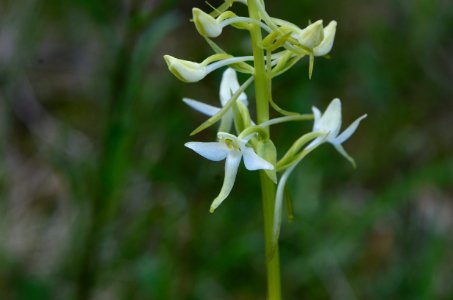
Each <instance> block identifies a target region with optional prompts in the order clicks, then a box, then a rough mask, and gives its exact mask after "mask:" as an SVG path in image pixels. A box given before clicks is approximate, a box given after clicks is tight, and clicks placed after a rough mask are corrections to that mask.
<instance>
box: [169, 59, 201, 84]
mask: <svg viewBox="0 0 453 300" xmlns="http://www.w3.org/2000/svg"><path fill="white" fill-rule="evenodd" d="M164 59H165V62H166V63H167V66H168V69H169V70H170V72H172V73H173V75H175V76H176V77H177V78H178V79H179V80H181V81H184V82H197V81H200V80H201V79H203V78H204V77H205V76H206V75H207V74H208V72H207V69H206V66H203V65H202V64H199V63H195V62H192V61H188V60H183V59H178V58H174V57H173V56H170V55H164Z"/></svg>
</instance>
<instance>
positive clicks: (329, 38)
mask: <svg viewBox="0 0 453 300" xmlns="http://www.w3.org/2000/svg"><path fill="white" fill-rule="evenodd" d="M336 30H337V22H336V21H331V22H330V23H329V25H327V26H326V27H325V28H324V39H323V40H322V41H321V43H320V44H319V46H317V47H315V48H314V49H313V53H314V55H315V56H323V55H326V54H327V53H329V52H330V50H332V46H333V41H334V39H335V32H336Z"/></svg>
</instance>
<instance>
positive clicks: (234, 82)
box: [182, 68, 248, 131]
mask: <svg viewBox="0 0 453 300" xmlns="http://www.w3.org/2000/svg"><path fill="white" fill-rule="evenodd" d="M238 89H239V82H238V78H237V75H236V71H235V70H234V69H232V68H228V69H226V70H225V72H223V75H222V81H221V83H220V104H221V105H222V107H223V106H225V104H226V103H227V102H228V101H229V100H230V99H231V97H232V96H233V94H234V93H235V92H236V91H237V90H238ZM182 101H184V103H186V104H187V105H189V106H190V107H192V108H193V109H195V110H197V111H199V112H201V113H202V114H205V115H207V116H210V117H212V116H214V115H215V114H217V113H218V112H219V111H220V109H221V108H220V107H215V106H212V105H209V104H205V103H203V102H200V101H197V100H194V99H190V98H183V99H182ZM238 101H241V102H242V103H243V104H244V105H245V106H247V105H248V101H247V95H246V94H245V93H241V94H240V95H239V98H238ZM232 122H233V112H232V111H231V109H230V110H229V111H228V112H227V113H226V114H225V115H224V116H223V117H222V123H223V124H226V125H225V127H224V130H225V131H229V130H230V128H231V124H232Z"/></svg>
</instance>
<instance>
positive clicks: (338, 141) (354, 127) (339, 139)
mask: <svg viewBox="0 0 453 300" xmlns="http://www.w3.org/2000/svg"><path fill="white" fill-rule="evenodd" d="M366 117H367V115H366V114H365V115H363V116H361V117H360V118H358V119H357V120H355V121H354V122H353V123H352V124H351V125H349V127H348V128H346V130H345V131H343V132H342V133H341V134H340V135H339V136H338V137H337V138H335V140H334V141H332V143H333V144H343V142H344V141H346V140H347V139H349V138H350V137H351V135H352V134H353V133H354V132H355V131H356V130H357V127H358V126H359V124H360V121H362V120H363V119H365V118H366Z"/></svg>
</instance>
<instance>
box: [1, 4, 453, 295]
mask: <svg viewBox="0 0 453 300" xmlns="http://www.w3.org/2000/svg"><path fill="white" fill-rule="evenodd" d="M266 2H268V5H267V6H268V11H269V13H270V14H271V15H272V16H275V17H279V18H283V19H287V20H289V21H291V22H294V23H296V24H298V25H300V26H304V25H305V24H307V23H308V21H309V20H312V21H313V20H317V19H323V20H324V23H325V24H327V23H328V22H329V21H330V20H337V21H338V28H337V36H336V40H335V45H334V48H333V51H332V52H331V59H323V58H319V59H317V60H316V64H315V70H314V74H313V78H312V79H311V80H308V78H307V60H303V61H302V62H300V63H299V64H297V66H296V67H294V68H293V69H292V70H291V71H290V72H288V73H287V74H284V75H283V76H281V77H279V78H277V79H276V80H275V83H274V98H275V100H276V101H277V102H278V103H279V104H280V105H281V106H282V107H284V108H286V109H289V110H293V111H299V112H309V111H310V108H311V106H312V105H316V106H318V107H319V108H321V109H322V110H323V109H324V108H325V107H326V105H327V104H328V103H329V102H330V100H331V99H333V98H334V97H340V98H341V99H342V102H343V116H344V123H345V125H347V124H349V123H350V122H351V121H353V120H354V119H355V118H357V117H359V116H360V115H362V114H363V113H368V118H367V119H366V120H365V121H364V122H362V124H361V126H360V128H359V130H358V131H357V132H356V134H355V135H354V136H353V137H352V138H351V139H350V140H348V141H347V142H346V143H345V148H346V149H347V150H348V151H349V153H350V154H351V155H352V156H353V157H354V158H355V159H356V162H357V165H358V168H357V169H356V170H354V169H353V168H351V166H350V165H349V164H348V162H347V161H346V160H345V159H343V158H342V157H341V156H340V155H339V154H338V153H337V152H336V151H335V150H334V149H333V147H331V146H330V145H325V146H323V147H321V148H320V150H317V151H316V152H315V153H313V154H312V155H310V156H309V157H308V158H307V159H305V160H304V162H303V163H302V164H301V165H300V166H299V167H298V168H297V169H296V172H295V173H294V174H293V176H292V177H291V179H290V181H289V189H290V191H291V193H292V197H293V200H294V210H295V220H294V221H293V222H292V223H289V222H288V219H287V218H286V217H285V218H284V221H283V228H282V236H281V266H282V286H283V294H284V299H453V285H452V284H451V283H452V278H453V251H452V246H453V235H452V233H453V157H452V154H453V130H452V127H453V101H452V100H453V99H452V96H453V58H452V55H451V54H452V53H453V2H452V1H450V0H403V1H396V0H380V1H359V0H345V1H327V0H318V1H310V0H307V1H301V0H282V1H266ZM211 3H212V4H213V5H218V4H219V3H220V2H219V1H214V0H213V1H212V2H211ZM193 6H197V7H200V8H202V9H204V10H208V9H209V8H208V6H207V5H206V4H205V3H204V2H203V1H178V0H168V1H157V0H154V1H153V0H124V1H122V0H117V1H114V0H105V1H91V0H74V1H63V0H48V1H38V0H1V1H0V200H1V201H0V299H157V300H161V299H162V300H163V299H194V300H197V299H201V300H202V299H234V300H236V299H265V297H266V296H265V292H266V275H265V266H264V254H263V247H264V246H263V236H262V213H261V200H260V190H259V182H258V176H257V173H252V172H246V171H244V168H242V167H241V169H240V171H239V175H238V179H237V182H236V185H235V189H234V191H233V193H232V194H231V196H230V197H229V198H228V199H227V200H226V201H225V203H224V204H223V205H222V206H221V207H220V208H219V209H218V210H217V211H216V212H215V213H214V214H210V213H209V212H208V208H209V205H210V203H211V201H212V199H213V198H214V197H215V196H216V195H217V193H218V191H219V188H220V186H221V183H222V178H223V164H222V163H214V162H210V161H208V160H205V159H203V158H201V157H199V156H197V155H196V154H194V153H193V152H191V151H189V150H187V149H185V148H184V147H183V144H184V143H185V142H186V141H189V140H199V141H208V140H212V139H213V138H214V137H215V130H214V128H213V129H209V130H207V131H205V132H203V133H201V134H199V135H198V136H196V137H193V138H191V137H189V133H190V131H191V130H192V129H194V128H195V127H196V126H197V125H198V124H200V123H201V122H202V121H203V120H204V119H205V118H204V117H203V116H201V115H199V114H197V113H195V112H193V111H191V110H190V109H189V108H188V107H186V106H185V105H184V104H183V103H182V101H181V98H182V97H183V96H185V97H191V98H195V99H199V100H201V101H206V102H209V103H211V104H215V105H216V104H218V87H219V83H220V77H221V72H220V71H217V72H215V73H213V74H211V75H209V76H208V77H207V78H206V79H205V80H203V81H202V82H200V83H197V84H184V83H181V82H179V81H178V80H177V79H176V78H174V77H173V76H172V75H171V74H170V73H169V72H168V71H167V69H166V67H165V65H164V62H163V59H162V55H163V54H171V55H174V56H176V57H180V58H185V59H190V60H194V61H201V60H202V59H204V58H205V57H206V56H207V55H209V54H211V53H212V52H211V51H210V49H209V47H208V46H207V45H206V44H205V43H204V41H203V39H202V38H201V37H199V36H198V34H197V32H196V30H195V29H194V26H193V24H192V23H190V22H189V19H190V17H191V8H192V7H193ZM237 6H238V7H239V10H238V12H239V13H241V14H244V13H245V9H244V7H241V5H240V4H238V5H237ZM217 40H218V42H219V43H220V44H221V45H222V46H223V47H224V48H226V49H228V50H229V51H230V52H231V53H233V54H237V55H248V53H250V45H249V43H248V39H247V34H246V33H245V32H238V31H235V30H233V29H231V28H228V29H226V30H225V31H224V34H223V35H222V37H220V38H218V39H217ZM240 79H241V81H242V80H244V77H240ZM248 95H249V98H250V99H253V89H250V90H249V91H248ZM253 108H254V107H253V104H252V109H253ZM275 115H276V114H275ZM310 129H311V125H310V124H309V123H304V124H302V123H297V124H285V125H279V126H276V127H275V128H274V129H273V132H272V134H273V139H274V142H275V143H276V144H277V145H278V146H279V149H282V150H281V153H282V152H283V151H284V150H285V149H287V147H289V145H290V144H291V143H292V141H293V140H294V139H295V138H297V137H298V136H299V135H301V134H302V133H304V132H306V131H309V130H310Z"/></svg>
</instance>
